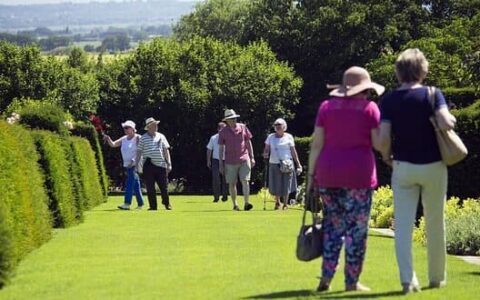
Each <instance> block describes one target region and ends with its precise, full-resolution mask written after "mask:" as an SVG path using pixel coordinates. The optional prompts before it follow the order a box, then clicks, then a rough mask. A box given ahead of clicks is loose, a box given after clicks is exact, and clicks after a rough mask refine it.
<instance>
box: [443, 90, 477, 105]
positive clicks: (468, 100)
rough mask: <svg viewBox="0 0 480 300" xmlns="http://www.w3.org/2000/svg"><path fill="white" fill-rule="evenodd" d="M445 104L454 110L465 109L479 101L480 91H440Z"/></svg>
mask: <svg viewBox="0 0 480 300" xmlns="http://www.w3.org/2000/svg"><path fill="white" fill-rule="evenodd" d="M442 92H443V94H444V95H445V99H446V100H447V103H449V104H452V106H453V107H454V108H456V109H461V108H465V107H467V106H470V105H472V104H473V103H475V101H476V100H478V99H480V91H478V90H475V88H473V87H464V88H445V89H443V90H442Z"/></svg>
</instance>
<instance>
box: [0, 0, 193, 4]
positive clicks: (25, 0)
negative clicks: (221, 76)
mask: <svg viewBox="0 0 480 300" xmlns="http://www.w3.org/2000/svg"><path fill="white" fill-rule="evenodd" d="M109 1H110V2H122V1H124V0H93V1H92V0H0V4H7V5H15V4H44V3H62V2H71V3H86V2H109ZM127 1H131V0H127ZM172 1H180V2H192V1H197V2H198V1H202V0H172Z"/></svg>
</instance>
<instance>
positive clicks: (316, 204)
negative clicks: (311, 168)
mask: <svg viewBox="0 0 480 300" xmlns="http://www.w3.org/2000/svg"><path fill="white" fill-rule="evenodd" d="M307 174H308V173H307ZM308 180H309V179H308V176H307V179H306V182H305V187H306V186H308ZM305 195H306V196H307V197H306V199H305V205H304V206H303V207H304V209H303V217H302V227H303V226H305V219H306V217H307V211H308V210H307V202H308V204H309V206H310V213H311V215H312V225H313V226H315V225H317V224H318V221H319V218H318V217H317V216H315V212H316V211H317V210H318V212H321V211H323V204H322V203H321V202H322V200H321V198H320V203H319V201H316V199H315V197H314V196H313V195H310V193H309V191H305Z"/></svg>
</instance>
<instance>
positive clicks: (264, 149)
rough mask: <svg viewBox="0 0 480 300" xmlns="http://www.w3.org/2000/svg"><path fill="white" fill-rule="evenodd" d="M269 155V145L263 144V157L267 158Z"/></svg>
mask: <svg viewBox="0 0 480 300" xmlns="http://www.w3.org/2000/svg"><path fill="white" fill-rule="evenodd" d="M269 156H270V145H269V144H265V147H264V148H263V158H265V159H267V158H268V157H269Z"/></svg>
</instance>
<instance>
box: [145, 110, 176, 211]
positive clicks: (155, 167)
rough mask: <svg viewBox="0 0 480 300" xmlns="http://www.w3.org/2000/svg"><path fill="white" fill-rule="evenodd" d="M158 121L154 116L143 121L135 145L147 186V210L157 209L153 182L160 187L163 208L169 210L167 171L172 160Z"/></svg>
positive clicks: (168, 145)
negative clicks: (144, 131)
mask: <svg viewBox="0 0 480 300" xmlns="http://www.w3.org/2000/svg"><path fill="white" fill-rule="evenodd" d="M158 123H160V121H157V120H155V119H154V118H148V119H147V120H146V121H145V130H147V132H146V133H145V134H143V135H142V137H141V138H140V142H139V143H138V147H137V161H139V159H140V157H142V156H143V160H142V161H143V177H144V180H145V185H146V186H147V195H148V203H149V204H150V208H149V209H148V210H157V194H156V191H155V182H156V183H157V185H158V187H159V188H160V192H161V194H162V204H163V205H164V206H165V209H167V210H171V209H172V206H171V205H170V199H169V197H168V190H167V185H168V173H170V171H171V170H172V161H171V158H170V151H169V150H168V148H170V144H168V141H167V139H166V138H165V136H164V135H163V134H161V133H159V132H157V131H158Z"/></svg>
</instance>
